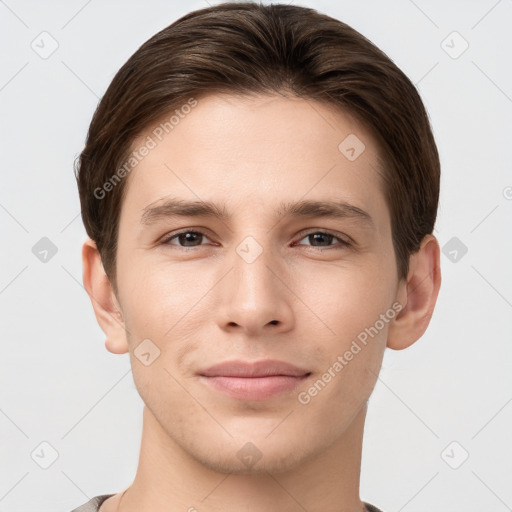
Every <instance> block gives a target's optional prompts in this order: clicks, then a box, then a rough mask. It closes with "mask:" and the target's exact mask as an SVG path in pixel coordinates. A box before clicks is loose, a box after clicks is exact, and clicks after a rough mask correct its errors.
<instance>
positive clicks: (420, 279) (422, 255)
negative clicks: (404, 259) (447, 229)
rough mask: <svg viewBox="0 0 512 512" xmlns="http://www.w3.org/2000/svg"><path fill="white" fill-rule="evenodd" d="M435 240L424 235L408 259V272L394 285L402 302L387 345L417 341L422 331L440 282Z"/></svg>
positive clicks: (400, 345)
mask: <svg viewBox="0 0 512 512" xmlns="http://www.w3.org/2000/svg"><path fill="white" fill-rule="evenodd" d="M439 258H440V249H439V243H438V242H437V239H436V238H435V237H434V235H426V236H425V237H424V238H423V240H422V242H421V245H420V248H419V250H418V251H417V252H416V253H414V254H413V255H411V257H410V260H409V275H408V276H407V279H406V280H405V279H404V280H403V281H402V282H401V283H400V284H399V287H398V293H397V300H398V302H399V303H400V304H401V305H402V306H403V309H402V310H401V311H400V313H399V314H398V315H397V316H396V317H395V318H394V319H393V321H392V322H391V324H390V327H389V332H388V341H387V346H388V347H389V348H392V349H394V350H402V349H404V348H407V347H409V346H410V345H412V344H413V343H414V342H415V341H417V340H418V339H419V338H421V336H422V335H423V333H424V332H425V331H426V329H427V326H428V324H429V323H430V319H431V317H432V313H433V312H434V306H435V305H436V300H437V295H438V293H439V288H440V286H441V268H440V261H439Z"/></svg>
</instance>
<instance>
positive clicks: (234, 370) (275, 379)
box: [198, 359, 311, 401]
mask: <svg viewBox="0 0 512 512" xmlns="http://www.w3.org/2000/svg"><path fill="white" fill-rule="evenodd" d="M198 375H199V377H200V379H201V381H202V382H204V383H205V384H207V385H208V386H209V387H210V388H211V389H213V390H214V391H217V392H220V393H223V394H225V395H228V396H230V397H232V398H236V399H239V400H255V401H259V400H268V399H270V398H272V397H275V396H277V395H279V394H281V393H284V392H286V391H291V390H293V389H294V388H295V387H297V386H298V385H299V384H301V383H302V382H303V381H304V380H305V379H307V378H308V377H309V375H311V372H310V371H308V370H305V369H302V368H299V367H297V366H295V365H292V364H290V363H286V362H283V361H276V360H269V359H267V360H262V361H255V362H247V361H225V362H223V363H220V364H217V365H214V366H211V367H210V368H207V369H205V370H201V371H199V372H198Z"/></svg>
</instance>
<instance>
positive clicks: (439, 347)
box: [0, 0, 512, 512]
mask: <svg viewBox="0 0 512 512" xmlns="http://www.w3.org/2000/svg"><path fill="white" fill-rule="evenodd" d="M214 3H216V2H213V0H209V1H208V2H207V1H205V0H201V1H199V0H197V1H191V2H176V1H163V0H161V1H158V0H148V1H144V2H142V1H138V2H136V1H133V0H132V1H123V2H121V1H109V2H104V1H103V2H101V1H99V0H89V1H87V0H73V1H60V2H58V1H45V2H37V1H20V0H16V1H15V0H5V1H1V2H0V38H1V63H2V65H1V68H0V109H1V110H0V119H1V133H0V141H1V143H0V145H1V160H0V161H1V187H0V220H1V226H2V231H1V232H2V249H3V250H2V251H1V256H0V257H1V269H2V270H1V273H0V307H1V311H2V314H1V326H0V332H1V337H0V343H1V354H2V356H1V358H0V378H1V386H0V439H1V445H0V450H1V452H0V511H1V512H34V511H39V512H69V510H71V509H72V508H73V507H76V506H78V505H79V504H81V503H84V502H85V501H87V500H88V499H90V498H91V497H92V496H95V495H98V494H103V493H115V492H119V491H120V490H122V489H124V488H125V487H126V486H128V485H129V483H131V481H132V479H133V477H134V476H135V470H136V464H137V461H138V453H139V447H140V446H139V443H140V435H141V426H142V417H141V413H142V405H143V404H142V401H141V399H140V397H139V396H138V394H137V391H136V389H135V385H134V383H133V379H132V375H131V371H130V364H129V358H128V354H123V355H114V354H111V353H109V352H108V351H107V350H106V349H105V347H104V340H105V337H104V334H103V332H102V331H101V329H100V328H99V326H98V325H97V323H96V319H95V317H94V314H93V310H92V307H91V304H90V301H89V298H88V296H87V294H86V292H85V290H84V289H83V286H82V266H81V252H80V251H81V245H82V243H83V241H84V240H85V237H86V234H85V230H84V228H83V225H82V222H81V218H80V215H79V212H80V207H79V200H78V193H77V188H76V183H75V178H74V175H73V168H72V165H73V160H74V158H75V157H76V156H77V154H78V153H79V152H80V151H81V149H82V147H83V144H84V141H85V135H86V131H87V128H88V125H89V122H90V120H91V116H92V114H93V111H94V109H95V107H96V104H97V102H98V100H99V98H100V97H101V96H102V95H103V93H104V92H105V90H106V88H107V86H108V84H109V83H110V81H111V79H112V78H113V76H114V74H115V73H116V72H117V70H118V69H119V67H120V66H121V65H122V64H123V63H124V62H125V61H126V59H127V58H128V57H129V56H130V55H131V54H132V53H133V52H134V51H135V50H136V49H137V48H138V47H139V46H140V45H141V44H142V43H143V42H144V41H146V40H147V39H148V38H149V37H150V36H152V35H153V34H155V33H156V32H157V31H159V30H161V29H162V28H164V27H165V26H167V25H169V24H171V23H172V22H173V21H175V20H176V19H177V18H179V17H180V16H182V15H184V14H185V13H187V12H190V11H192V10H195V9H198V8H203V7H207V5H208V4H212V5H213V4H214ZM294 3H295V4H296V5H304V6H308V7H313V8H315V9H317V10H319V11H321V12H324V13H326V14H329V15H331V16H333V17H335V18H338V19H340V20H342V21H344V22H346V23H348V24H349V25H351V26H352V27H354V28H355V29H356V30H358V31H360V32H361V33H362V34H363V35H365V36H366V37H368V38H369V39H370V40H371V41H373V42H374V43H375V44H376V45H377V46H379V47H380V48H381V49H382V50H383V51H384V52H386V53H387V55H388V56H389V57H390V58H391V59H392V60H393V61H394V62H395V63H396V64H397V65H398V66H399V67H400V68H401V69H402V70H403V71H404V72H405V73H406V74H407V76H408V77H409V78H410V79H411V81H412V82H413V83H414V84H415V85H416V86H417V87H418V89H419V92H420V94H421V96H422V98H423V101H424V103H425V105H426V108H427V110H428V112H429V115H430V118H431V122H432V126H433V130H434V135H435V137H436V141H437V144H438V148H439V152H440V156H441V165H442V181H441V199H440V207H439V217H438V221H437V224H436V230H435V235H436V236H437V238H438V240H439V242H440V245H441V247H442V256H441V257H442V261H441V268H442V276H443V282H442V287H441V292H440V295H439V299H438V303H437V307H436V310H435V312H434V316H433V318H432V321H431V323H430V326H429V328H428V330H427V332H426V334H425V335H424V336H423V338H422V339H421V340H420V341H418V342H417V343H416V344H414V345H413V346H412V347H411V348H409V349H407V350H405V351H401V352H393V351H387V353H386V356H385V359H384V364H383V369H382V373H381V375H380V378H379V380H378V382H377V386H376V388H375V391H374V393H373V395H372V397H371V399H370V405H369V413H368V418H367V422H366V430H365V441H364V445H363V461H362V478H361V497H362V498H363V499H364V500H366V501H369V502H372V503H375V504H377V505H378V506H380V507H382V509H383V510H384V511H385V512H399V511H404V512H409V511H411V512H412V511H430V512H446V511H460V512H462V511H464V512H481V511H483V510H486V511H494V512H501V511H506V510H512V485H511V483H512V443H511V434H510V433H511V432H512V372H511V371H510V368H511V363H512V339H511V334H510V333H511V332H512V279H511V277H512V270H511V268H512V265H511V262H512V222H511V219H512V149H511V148H512V145H511V144H510V140H511V134H512V71H511V69H512V68H511V65H510V62H511V60H510V55H511V49H512V31H511V30H510V27H511V26H512V1H510V0H501V1H496V0H481V1H467V0H464V1H461V0H459V1H451V2H445V1H441V0H436V1H426V0H415V1H412V0H393V1H388V2H382V1H360V0H357V1H356V0H341V1H334V0H331V1H309V2H299V1H298V0H297V1H295V2H294ZM45 251H46V252H45Z"/></svg>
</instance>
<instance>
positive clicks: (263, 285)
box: [221, 233, 292, 333]
mask: <svg viewBox="0 0 512 512" xmlns="http://www.w3.org/2000/svg"><path fill="white" fill-rule="evenodd" d="M270 245H271V244H270V234H268V233H267V234H265V233H263V234H259V235H254V236H253V235H249V236H246V237H245V238H243V239H242V241H241V242H240V243H239V244H238V246H236V247H235V250H234V252H233V257H232V258H231V259H230V262H229V266H230V267H231V268H232V271H231V272H230V273H229V275H228V276H226V277H227V280H226V283H225V286H224V290H223V295H224V297H223V299H222V300H223V308H222V311H223V313H222V315H221V316H222V318H221V322H222V323H223V324H224V326H225V327H226V326H232V325H235V324H236V325H238V326H240V327H241V328H243V329H245V330H247V331H251V332H253V333H256V332H258V330H260V329H263V328H264V327H265V326H266V325H270V326H272V325H274V326H275V325H279V326H281V328H284V327H286V326H288V327H289V326H290V324H291V321H292V310H291V308H290V304H289V303H288V296H287V294H286V293H285V290H286V287H284V286H283V284H282V283H281V282H280V280H279V279H278V278H277V277H276V275H275V274H278V275H279V274H280V273H281V272H280V270H279V269H280V268H281V265H280V264H279V261H278V259H277V258H276V257H275V254H274V252H273V251H272V248H271V246H270ZM267 328H268V327H267Z"/></svg>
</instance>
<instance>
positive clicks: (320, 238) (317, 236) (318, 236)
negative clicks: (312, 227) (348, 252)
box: [298, 231, 350, 248]
mask: <svg viewBox="0 0 512 512" xmlns="http://www.w3.org/2000/svg"><path fill="white" fill-rule="evenodd" d="M306 238H307V239H308V240H309V241H310V242H312V243H313V244H312V245H311V247H318V248H323V247H325V248H331V247H334V248H336V245H338V246H339V247H338V248H341V247H348V246H350V243H349V242H347V241H346V240H344V239H343V238H340V237H338V236H336V235H334V234H333V233H329V232H327V231H314V232H311V233H308V234H306V236H304V238H302V239H301V240H304V239H306ZM333 240H338V241H339V243H338V244H334V245H332V244H331V242H332V241H333ZM317 243H318V244H319V245H315V244H317ZM298 245H305V244H300V243H299V244H298Z"/></svg>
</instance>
